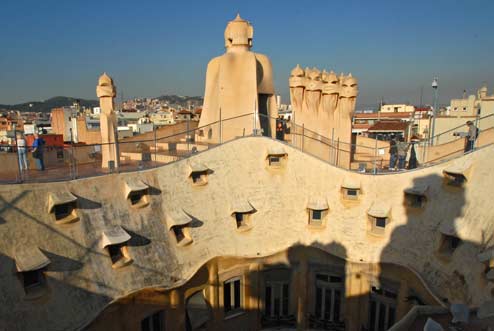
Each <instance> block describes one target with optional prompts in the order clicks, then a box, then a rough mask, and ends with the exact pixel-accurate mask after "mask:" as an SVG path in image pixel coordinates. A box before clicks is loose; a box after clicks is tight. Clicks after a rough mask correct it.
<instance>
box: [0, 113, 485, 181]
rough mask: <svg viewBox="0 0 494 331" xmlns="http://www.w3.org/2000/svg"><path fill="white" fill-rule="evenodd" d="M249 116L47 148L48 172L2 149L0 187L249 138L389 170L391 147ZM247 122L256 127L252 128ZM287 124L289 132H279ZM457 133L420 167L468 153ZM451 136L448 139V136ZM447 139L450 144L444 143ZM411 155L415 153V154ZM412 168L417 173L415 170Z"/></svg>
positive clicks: (139, 163) (418, 149)
mask: <svg viewBox="0 0 494 331" xmlns="http://www.w3.org/2000/svg"><path fill="white" fill-rule="evenodd" d="M255 116H256V114H254V113H250V114H244V115H241V116H237V117H234V118H228V119H220V120H218V121H216V122H214V123H210V124H208V125H206V126H203V127H197V128H190V129H189V125H187V128H188V129H186V130H185V131H182V132H179V133H175V134H172V135H167V136H160V134H159V132H160V131H159V130H155V131H154V132H153V135H152V138H149V139H142V140H138V138H137V137H131V138H126V139H121V140H120V141H118V142H116V143H113V144H90V145H80V144H79V145H76V144H69V145H66V146H50V145H45V146H44V148H43V150H44V153H43V161H44V165H45V170H37V167H36V160H35V159H34V158H33V155H32V147H31V146H28V147H27V148H26V157H27V161H28V162H27V163H28V169H27V170H26V169H24V163H23V162H19V161H22V155H21V153H22V150H20V149H19V150H18V149H17V146H15V145H0V162H1V164H2V167H1V168H0V183H23V182H27V183H32V182H51V181H65V180H73V179H78V178H85V177H93V176H99V175H105V174H110V173H120V172H131V171H140V170H145V169H152V168H156V167H159V166H162V165H165V164H168V163H171V162H175V161H178V160H181V159H184V158H187V157H190V156H191V155H195V154H197V153H201V152H203V151H206V150H209V149H211V148H213V147H215V146H218V145H221V144H224V143H227V142H229V141H231V140H235V139H240V138H242V137H246V136H261V135H263V136H266V137H269V138H272V139H277V140H279V141H280V142H282V143H285V144H288V145H290V146H293V147H295V148H297V149H299V150H301V151H302V152H304V153H307V154H310V155H312V156H315V157H317V158H319V159H321V160H323V161H325V162H327V163H329V164H332V165H334V166H337V167H340V168H344V169H348V170H351V171H360V172H366V173H370V174H381V173H386V172H388V171H389V169H388V164H389V143H388V142H383V141H379V140H375V139H370V138H365V139H364V138H362V143H360V144H350V143H348V142H342V141H338V140H335V139H330V138H328V137H325V136H323V135H320V134H318V133H316V132H314V131H311V130H309V129H308V128H305V127H304V126H303V125H302V126H301V125H298V124H296V123H293V122H290V121H288V122H287V121H281V120H279V119H276V118H270V117H267V116H262V115H260V116H259V121H257V120H255ZM245 123H250V124H249V125H248V126H247V125H246V124H245ZM280 123H281V124H282V126H283V128H284V129H283V132H281V133H280V132H279V131H278V135H277V131H276V126H277V125H278V124H280ZM477 126H478V127H479V128H480V134H479V137H478V138H477V139H476V141H475V146H474V150H475V149H478V148H481V147H484V146H487V145H490V144H492V143H494V116H493V115H489V116H486V117H483V118H480V119H478V120H477ZM456 131H466V127H465V126H460V127H457V128H454V129H451V130H448V131H446V132H443V133H440V134H438V135H437V136H435V137H434V140H433V141H434V145H431V144H430V141H429V140H422V141H418V142H415V143H414V144H413V149H414V151H415V155H416V157H417V160H418V165H417V167H425V166H429V165H432V164H436V163H438V162H442V161H444V160H447V159H451V158H455V157H458V156H461V155H463V154H464V143H465V138H464V137H458V136H453V133H454V132H456ZM149 136H150V135H149ZM446 136H448V139H445V137H446ZM442 141H447V142H444V143H441V142H442ZM105 149H109V150H112V151H113V153H115V154H116V155H118V157H116V158H115V161H114V162H113V163H111V164H109V165H106V166H105V167H103V166H102V151H103V150H105ZM410 153H411V151H410V150H409V155H410ZM409 170H411V169H409Z"/></svg>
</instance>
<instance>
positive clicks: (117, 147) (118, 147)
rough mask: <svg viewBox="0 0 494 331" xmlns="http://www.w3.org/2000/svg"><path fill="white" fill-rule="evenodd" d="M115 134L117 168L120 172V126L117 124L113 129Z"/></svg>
mask: <svg viewBox="0 0 494 331" xmlns="http://www.w3.org/2000/svg"><path fill="white" fill-rule="evenodd" d="M113 135H114V136H115V139H114V140H115V142H114V144H115V146H114V147H115V168H116V169H115V170H116V172H117V173H119V172H120V146H119V145H118V127H117V126H115V129H114V130H113Z"/></svg>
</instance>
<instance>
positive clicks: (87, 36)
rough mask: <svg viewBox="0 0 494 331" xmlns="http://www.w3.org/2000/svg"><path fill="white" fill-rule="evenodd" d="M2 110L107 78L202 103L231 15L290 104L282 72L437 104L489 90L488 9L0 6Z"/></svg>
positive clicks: (334, 4)
mask: <svg viewBox="0 0 494 331" xmlns="http://www.w3.org/2000/svg"><path fill="white" fill-rule="evenodd" d="M0 12H1V13H2V15H1V18H0V21H1V29H0V103H8V104H11V103H18V102H24V101H31V100H42V99H46V98H49V97H52V96H56V95H65V96H74V97H81V98H93V99H94V98H95V86H96V82H97V78H98V76H99V75H100V74H101V73H102V72H103V71H106V72H108V73H109V74H110V75H111V76H113V78H114V79H115V81H116V84H117V85H118V89H119V91H120V90H123V91H124V95H125V97H126V98H127V97H133V96H157V95H161V94H180V95H202V94H203V93H204V77H205V71H206V65H207V62H208V61H209V60H210V59H211V58H212V57H214V56H217V55H220V54H222V53H223V52H224V48H223V46H224V42H223V31H224V29H225V26H226V23H227V22H228V21H229V20H231V19H233V18H234V17H235V14H236V13H237V12H240V14H241V16H242V17H243V18H245V19H247V20H249V21H250V22H251V23H252V24H253V25H254V48H253V50H254V51H256V52H259V53H264V54H267V55H268V56H269V57H270V58H271V61H272V62H273V66H274V74H275V85H276V89H277V91H278V93H280V94H281V95H282V97H283V101H284V102H285V103H288V87H287V85H288V84H287V82H288V81H287V79H288V76H289V73H290V70H291V69H292V68H293V67H294V66H295V65H296V64H297V63H300V64H301V65H302V66H304V67H305V66H311V67H312V66H317V67H319V68H320V69H322V68H326V69H333V70H335V71H336V72H341V71H343V72H351V73H352V74H353V75H354V76H356V77H358V78H359V83H360V95H359V105H360V106H361V107H363V106H365V105H368V104H369V105H372V104H376V103H377V101H378V99H379V98H380V97H381V96H383V97H384V99H385V100H386V101H388V102H407V101H409V102H412V103H418V102H419V97H420V86H424V101H425V102H430V100H431V95H432V91H431V87H430V83H431V80H432V78H433V76H434V75H437V76H439V84H440V87H439V97H440V102H442V103H448V102H449V99H450V98H452V97H460V96H461V95H462V92H463V90H464V89H466V90H467V91H468V92H474V91H475V90H476V89H477V88H478V87H480V85H481V84H482V83H483V82H486V83H487V84H489V93H492V91H493V88H494V61H493V58H494V39H493V36H494V1H492V0H483V1H480V0H464V1H460V0H457V1H454V0H435V1H330V0H321V1H315V0H314V1H303V0H299V1H274V0H264V1H253V0H250V1H232V0H222V1H190V0H189V1H165V0H161V1H145V0H142V1H135V0H134V1H126V0H120V1H103V0H99V1H93V0H85V1H83V0H80V1H79V0H70V1H69V0H67V1H62V0H56V1H54V0H43V1H39V0H32V1H26V0H14V1H12V0H2V1H1V2H0Z"/></svg>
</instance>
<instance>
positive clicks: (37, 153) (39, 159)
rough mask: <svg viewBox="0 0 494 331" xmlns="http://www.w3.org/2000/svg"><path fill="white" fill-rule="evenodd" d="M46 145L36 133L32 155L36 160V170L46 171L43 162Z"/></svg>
mask: <svg viewBox="0 0 494 331" xmlns="http://www.w3.org/2000/svg"><path fill="white" fill-rule="evenodd" d="M44 145H45V140H44V139H43V138H41V137H40V136H39V135H38V134H37V133H35V134H34V142H33V152H32V155H33V158H34V159H35V160H36V168H38V170H45V163H44V160H43V149H44Z"/></svg>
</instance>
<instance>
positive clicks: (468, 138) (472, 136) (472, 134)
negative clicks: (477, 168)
mask: <svg viewBox="0 0 494 331" xmlns="http://www.w3.org/2000/svg"><path fill="white" fill-rule="evenodd" d="M466 125H467V127H468V131H467V132H453V136H460V137H465V153H468V152H470V151H472V150H473V148H474V146H475V140H477V137H478V136H479V129H478V128H477V127H476V126H475V125H474V124H473V122H472V121H467V122H466Z"/></svg>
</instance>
